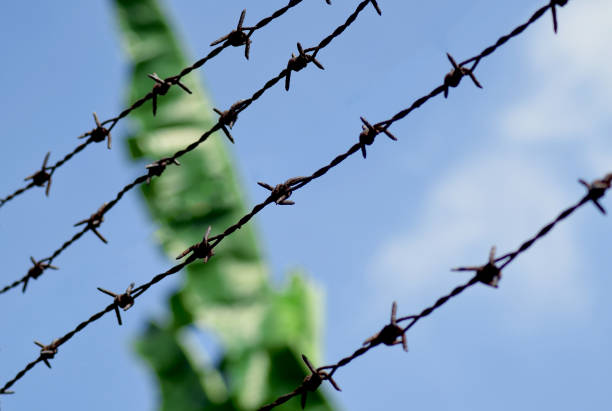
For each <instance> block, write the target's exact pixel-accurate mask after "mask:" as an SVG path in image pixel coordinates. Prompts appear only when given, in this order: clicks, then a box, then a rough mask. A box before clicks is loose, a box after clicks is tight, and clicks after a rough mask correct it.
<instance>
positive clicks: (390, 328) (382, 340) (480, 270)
mask: <svg viewBox="0 0 612 411" xmlns="http://www.w3.org/2000/svg"><path fill="white" fill-rule="evenodd" d="M596 182H599V183H601V184H602V189H603V190H604V191H603V192H604V193H605V191H606V190H607V189H609V188H610V186H611V184H612V173H610V174H608V175H606V176H605V177H604V178H603V179H601V180H596ZM603 186H605V187H606V188H605V189H604V188H603ZM593 194H594V193H593V192H592V190H589V192H588V193H587V194H586V195H585V196H584V197H583V198H582V199H580V201H578V202H577V203H576V204H575V205H573V206H572V207H570V208H568V209H566V210H565V211H563V212H562V213H561V214H560V216H561V215H564V217H563V218H561V219H559V218H557V219H555V220H554V222H553V223H550V224H548V225H546V226H545V228H546V227H550V228H549V229H548V230H547V231H546V232H549V231H550V229H552V227H554V225H555V222H558V221H561V220H563V219H564V218H566V217H568V216H570V215H571V214H572V213H574V212H575V211H576V210H577V209H578V208H580V207H582V206H583V205H585V204H586V203H588V202H591V201H594V200H595V201H596V200H597V199H598V198H601V197H603V194H601V196H599V197H598V198H594V197H593ZM542 237H543V235H540V236H535V237H534V239H533V241H532V242H531V244H533V242H535V241H537V240H538V239H541V238H542ZM529 241H531V240H529ZM521 249H522V248H519V250H521ZM523 251H524V250H523ZM521 253H522V251H519V252H513V253H509V254H506V255H505V256H502V257H500V258H499V259H498V260H502V259H504V258H509V259H508V260H507V261H506V263H504V264H502V265H501V266H500V267H497V266H496V265H495V262H496V260H492V261H493V262H491V261H489V262H488V263H486V264H484V265H482V266H480V267H472V268H473V269H472V270H470V271H476V274H475V275H474V276H473V277H472V278H471V279H470V280H469V281H468V282H466V283H465V284H462V285H459V286H457V287H455V288H454V289H453V290H452V291H451V292H450V293H448V294H446V295H444V296H442V297H440V298H438V300H437V301H436V302H435V303H434V304H433V305H431V306H429V307H427V308H425V309H423V310H422V311H421V312H420V313H419V314H417V315H410V316H407V317H403V318H400V319H399V320H395V318H394V316H392V321H391V323H390V324H387V325H384V326H383V328H382V329H381V331H380V332H379V333H377V334H376V335H374V336H373V337H370V338H369V339H367V340H366V341H365V342H364V344H363V346H362V347H360V348H358V349H357V350H355V351H354V352H353V353H352V354H351V355H349V356H347V357H344V358H342V359H341V360H339V361H338V362H337V363H335V364H330V365H324V366H322V367H319V368H317V369H314V370H311V371H312V374H311V375H309V376H307V377H306V378H305V379H304V381H303V382H302V383H301V384H300V385H298V386H297V387H296V388H295V389H294V390H293V391H291V392H289V393H287V394H283V395H281V396H280V397H278V398H277V399H276V400H274V401H273V402H271V403H269V404H266V405H264V406H262V407H261V408H259V410H258V411H267V410H271V409H273V408H275V407H277V406H279V405H281V404H283V403H285V402H287V401H289V400H290V399H292V398H294V397H297V396H298V395H302V396H305V395H306V394H307V393H308V392H312V391H315V390H316V389H317V388H318V387H319V386H320V384H321V383H322V382H323V381H325V380H329V381H330V382H331V383H332V384H333V385H334V387H337V385H336V383H335V382H334V381H333V380H332V377H333V375H334V373H335V372H336V371H337V370H338V369H340V368H342V367H344V366H346V365H348V364H349V363H351V362H352V361H353V360H355V359H356V358H359V357H361V356H362V355H365V354H366V353H367V352H369V351H370V350H371V349H373V348H374V347H377V346H379V345H381V344H385V345H389V346H391V345H397V344H399V343H401V342H403V341H405V338H406V337H405V333H406V332H407V331H409V330H410V329H411V328H412V327H413V326H414V325H415V324H416V323H417V322H418V321H419V320H421V319H422V318H425V317H427V316H429V315H430V314H432V313H433V312H435V311H436V310H438V309H439V308H440V307H442V306H443V305H444V304H446V303H447V302H449V301H450V300H451V299H452V298H454V297H456V296H458V295H459V294H461V293H463V292H464V291H465V290H467V289H468V288H471V287H472V286H474V285H475V284H477V283H479V282H482V283H484V284H487V285H492V284H491V282H490V280H491V279H490V278H489V277H487V274H488V273H487V270H491V269H492V270H494V272H495V273H496V275H498V278H497V280H496V281H498V280H499V278H501V270H502V268H505V267H506V266H507V265H508V264H509V263H510V262H512V261H514V258H515V257H516V256H518V255H519V254H521ZM510 256H512V258H510ZM457 270H463V269H457ZM493 286H494V287H497V282H495V284H494V285H493ZM394 309H395V303H393V310H394ZM393 312H394V311H393ZM403 321H409V323H408V325H406V326H405V327H403V328H402V327H400V326H399V325H397V324H398V323H400V322H403ZM385 333H386V334H385ZM398 338H401V339H400V340H398ZM404 347H406V346H404ZM328 370H329V371H328ZM313 376H315V377H316V380H317V382H318V384H317V385H316V386H314V387H313V386H312V385H311V383H310V381H312V378H313ZM313 388H314V389H313ZM304 398H305V397H304Z"/></svg>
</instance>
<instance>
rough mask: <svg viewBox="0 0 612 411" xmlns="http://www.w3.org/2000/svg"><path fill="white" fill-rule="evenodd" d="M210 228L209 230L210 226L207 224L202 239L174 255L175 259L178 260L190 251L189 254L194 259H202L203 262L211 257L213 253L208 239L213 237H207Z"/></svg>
mask: <svg viewBox="0 0 612 411" xmlns="http://www.w3.org/2000/svg"><path fill="white" fill-rule="evenodd" d="M210 230H211V226H208V229H207V230H206V234H204V237H203V238H202V241H201V242H199V243H197V244H194V245H192V246H191V247H189V248H187V249H186V250H185V251H183V252H182V253H181V254H179V256H178V257H176V259H177V260H180V259H181V258H183V257H185V256H186V255H187V254H189V253H192V254H191V256H192V257H193V258H194V259H196V260H197V259H200V260H202V261H204V262H205V263H207V262H208V259H209V258H210V257H212V256H213V255H215V253H214V252H213V248H212V247H211V245H210V241H211V240H212V239H213V238H209V237H208V236H209V235H210Z"/></svg>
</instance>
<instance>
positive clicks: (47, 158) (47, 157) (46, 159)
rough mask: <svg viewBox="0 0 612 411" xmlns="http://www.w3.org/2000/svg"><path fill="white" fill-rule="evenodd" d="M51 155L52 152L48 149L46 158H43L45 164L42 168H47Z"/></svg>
mask: <svg viewBox="0 0 612 411" xmlns="http://www.w3.org/2000/svg"><path fill="white" fill-rule="evenodd" d="M50 155H51V152H50V151H48V152H47V154H46V155H45V159H44V160H43V164H42V169H43V170H44V169H45V168H47V161H49V156H50Z"/></svg>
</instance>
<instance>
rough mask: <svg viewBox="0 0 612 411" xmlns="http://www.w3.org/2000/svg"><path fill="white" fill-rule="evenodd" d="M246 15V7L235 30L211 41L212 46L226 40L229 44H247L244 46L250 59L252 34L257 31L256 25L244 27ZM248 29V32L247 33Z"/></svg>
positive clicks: (237, 45) (245, 55)
mask: <svg viewBox="0 0 612 411" xmlns="http://www.w3.org/2000/svg"><path fill="white" fill-rule="evenodd" d="M245 15H246V9H244V10H242V13H241V14H240V19H239V20H238V25H237V26H236V29H235V30H232V31H230V32H229V34H226V35H225V36H223V37H221V38H219V39H217V40H215V41H213V42H212V43H210V45H211V46H216V45H217V44H221V43H223V42H225V44H226V45H228V46H233V47H240V46H245V48H244V57H246V59H247V60H248V59H249V50H250V48H251V34H253V32H254V31H255V27H243V26H242V24H243V23H244V16H245ZM246 31H248V33H246Z"/></svg>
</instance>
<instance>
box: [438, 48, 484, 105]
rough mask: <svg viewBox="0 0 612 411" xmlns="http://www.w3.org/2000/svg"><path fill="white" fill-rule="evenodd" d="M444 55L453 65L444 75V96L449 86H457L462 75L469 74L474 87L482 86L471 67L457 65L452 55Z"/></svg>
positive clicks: (445, 96) (446, 95) (446, 94)
mask: <svg viewBox="0 0 612 411" xmlns="http://www.w3.org/2000/svg"><path fill="white" fill-rule="evenodd" d="M446 57H448V60H449V61H450V63H451V64H452V65H453V69H452V70H451V71H450V72H449V73H448V74H447V75H446V76H444V98H447V97H448V90H449V88H450V87H453V88H455V87H457V86H458V85H459V83H460V82H461V79H462V78H463V77H464V76H469V77H470V78H471V79H472V82H473V83H474V85H475V86H476V87H478V88H482V85H481V84H480V83H479V82H478V79H476V76H475V75H474V73H473V71H472V70H473V69H468V68H467V67H463V66H460V65H458V64H457V62H456V61H455V59H454V58H453V56H451V55H450V54H449V53H446Z"/></svg>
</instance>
